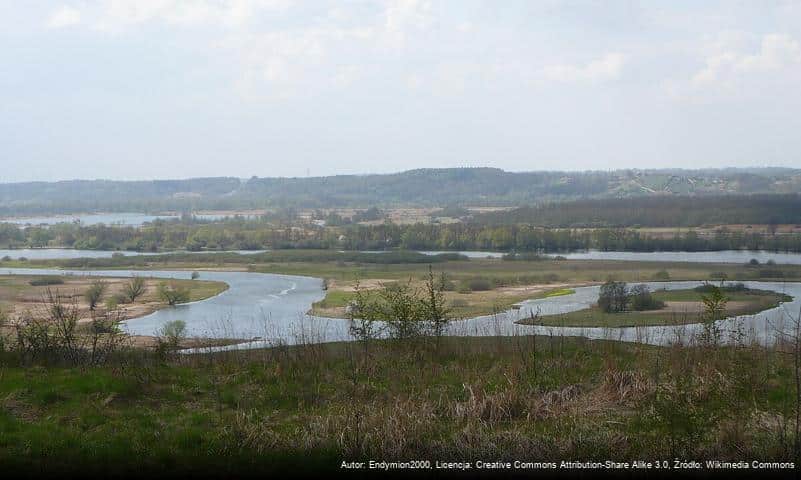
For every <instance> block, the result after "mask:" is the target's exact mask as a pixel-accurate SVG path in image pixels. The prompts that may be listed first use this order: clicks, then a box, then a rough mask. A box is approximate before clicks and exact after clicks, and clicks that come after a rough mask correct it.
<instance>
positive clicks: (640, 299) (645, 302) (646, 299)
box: [629, 285, 665, 312]
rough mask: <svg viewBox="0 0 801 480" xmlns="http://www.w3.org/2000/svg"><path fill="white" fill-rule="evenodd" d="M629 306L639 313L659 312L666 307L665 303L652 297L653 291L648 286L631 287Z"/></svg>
mask: <svg viewBox="0 0 801 480" xmlns="http://www.w3.org/2000/svg"><path fill="white" fill-rule="evenodd" d="M629 304H630V305H631V309H632V310H634V311H637V312H642V311H645V310H659V309H660V308H663V307H664V306H665V302H663V301H662V300H659V299H657V298H654V296H653V295H651V289H649V288H648V286H647V285H635V286H633V287H631V290H629Z"/></svg>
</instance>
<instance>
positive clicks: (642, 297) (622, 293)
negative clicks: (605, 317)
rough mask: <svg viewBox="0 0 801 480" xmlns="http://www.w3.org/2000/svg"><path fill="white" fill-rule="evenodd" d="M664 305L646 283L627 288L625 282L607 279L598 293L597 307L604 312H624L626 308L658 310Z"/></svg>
mask: <svg viewBox="0 0 801 480" xmlns="http://www.w3.org/2000/svg"><path fill="white" fill-rule="evenodd" d="M664 306H665V303H664V302H662V301H661V300H658V299H656V298H654V296H653V295H652V294H651V289H650V288H648V286H647V285H644V284H641V285H635V286H633V287H631V289H629V288H628V286H627V285H626V283H625V282H616V281H614V280H611V279H610V280H607V281H606V283H604V284H603V285H601V291H600V294H599V295H598V307H600V308H601V310H603V311H604V312H606V313H618V312H625V311H626V310H629V309H630V310H634V311H645V310H658V309H660V308H662V307H664Z"/></svg>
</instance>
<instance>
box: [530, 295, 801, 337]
mask: <svg viewBox="0 0 801 480" xmlns="http://www.w3.org/2000/svg"><path fill="white" fill-rule="evenodd" d="M725 295H726V297H727V298H728V299H729V302H747V304H745V305H737V306H733V305H730V306H729V308H727V314H728V315H730V316H733V315H751V314H754V313H758V312H761V311H763V310H767V309H770V308H774V307H776V306H778V305H779V304H780V303H782V302H787V301H791V300H792V297H790V296H789V295H784V294H781V293H777V292H772V291H767V290H756V289H754V290H748V291H745V292H726V293H725ZM653 296H654V297H655V298H656V299H658V300H662V301H664V302H698V303H700V302H701V293H699V292H697V291H695V290H693V289H687V290H658V291H656V292H654V293H653ZM701 321H702V316H701V314H700V313H699V312H698V311H689V310H688V311H682V310H679V311H675V312H671V311H667V310H650V311H641V312H636V311H626V312H616V313H606V312H604V311H602V310H601V309H600V308H598V307H597V306H593V307H590V308H586V309H583V310H578V311H575V312H570V313H565V314H561V315H545V316H541V317H539V318H537V319H535V320H533V321H532V320H530V319H526V320H523V321H521V322H520V323H522V324H536V325H547V326H564V327H609V328H612V327H636V326H654V325H684V324H689V323H698V322H701Z"/></svg>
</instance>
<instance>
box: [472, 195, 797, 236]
mask: <svg viewBox="0 0 801 480" xmlns="http://www.w3.org/2000/svg"><path fill="white" fill-rule="evenodd" d="M473 221H474V222H475V223H479V224H486V225H514V224H528V225H536V226H540V227H562V228H575V227H638V226H640V227H697V226H701V225H710V224H711V225H721V224H801V195H798V194H786V195H736V196H735V195H728V196H711V197H688V196H681V197H679V196H661V197H644V198H638V199H636V200H633V199H631V198H608V199H595V200H578V201H572V202H563V203H548V204H544V205H540V206H527V207H521V208H517V209H514V210H508V211H497V212H490V213H485V214H481V215H477V216H475V217H474V219H473Z"/></svg>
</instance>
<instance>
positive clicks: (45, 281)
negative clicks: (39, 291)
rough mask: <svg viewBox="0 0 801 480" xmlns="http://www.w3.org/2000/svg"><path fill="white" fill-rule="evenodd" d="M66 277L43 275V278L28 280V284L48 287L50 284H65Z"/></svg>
mask: <svg viewBox="0 0 801 480" xmlns="http://www.w3.org/2000/svg"><path fill="white" fill-rule="evenodd" d="M63 284H64V279H62V278H59V277H42V278H34V279H33V280H31V281H29V282H28V285H30V286H32V287H47V286H50V285H63Z"/></svg>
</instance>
